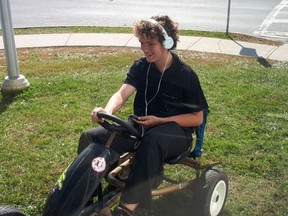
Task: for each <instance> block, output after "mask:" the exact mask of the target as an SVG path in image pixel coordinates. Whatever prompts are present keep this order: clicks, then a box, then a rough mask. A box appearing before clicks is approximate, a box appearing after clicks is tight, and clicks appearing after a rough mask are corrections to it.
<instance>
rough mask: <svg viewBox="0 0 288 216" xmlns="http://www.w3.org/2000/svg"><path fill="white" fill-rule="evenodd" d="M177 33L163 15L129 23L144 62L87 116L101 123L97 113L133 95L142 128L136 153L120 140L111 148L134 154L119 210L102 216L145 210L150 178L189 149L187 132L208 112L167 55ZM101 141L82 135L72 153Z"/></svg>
mask: <svg viewBox="0 0 288 216" xmlns="http://www.w3.org/2000/svg"><path fill="white" fill-rule="evenodd" d="M177 28H178V24H177V23H175V22H174V21H172V20H171V19H170V18H169V17H168V16H155V17H152V18H151V19H148V20H141V21H139V22H137V23H135V26H134V33H135V36H136V37H137V38H138V39H139V41H140V44H141V50H142V51H143V53H144V57H142V58H140V59H138V60H136V61H135V62H134V63H133V64H132V66H131V68H130V70H129V72H128V74H127V77H126V79H125V81H124V83H123V84H122V86H121V87H120V89H119V90H118V91H117V92H116V93H115V94H114V95H113V96H112V97H111V98H110V100H109V101H108V103H107V105H106V106H105V108H101V107H96V108H94V109H93V111H92V114H91V119H92V121H93V122H95V123H97V122H101V121H103V119H99V118H98V117H97V113H98V112H107V113H110V114H113V113H115V112H117V111H119V110H120V109H121V108H122V107H123V105H124V104H125V102H126V101H127V100H128V98H129V97H130V96H131V95H133V93H134V92H136V95H135V98H134V114H135V115H137V116H139V117H138V118H137V119H136V120H135V122H136V123H138V124H139V125H142V126H144V128H145V135H144V137H143V139H142V141H141V144H140V145H139V146H137V148H136V147H135V146H134V144H133V143H131V142H130V143H129V142H128V141H127V142H125V140H124V138H123V139H122V138H120V139H119V140H117V142H115V143H113V144H112V148H113V149H114V150H116V151H118V152H120V153H121V152H127V151H134V152H135V153H136V154H135V162H134V164H133V166H132V168H131V172H130V175H129V177H128V180H127V182H126V187H125V189H124V190H123V192H122V196H121V200H120V205H119V207H118V208H116V210H115V211H114V212H112V213H111V214H110V213H108V214H107V215H116V216H117V215H118V216H119V215H133V212H134V211H135V209H136V208H137V207H138V206H139V205H141V206H144V207H145V206H149V205H150V203H151V200H152V197H151V190H152V187H153V181H154V177H156V176H158V175H159V173H161V172H162V170H163V164H164V161H165V160H166V159H168V158H175V157H177V156H178V155H180V154H181V153H183V152H184V151H186V150H187V148H188V147H189V146H190V145H191V141H192V135H191V134H192V127H194V126H198V125H200V124H201V123H202V121H203V110H204V109H207V108H208V105H207V102H206V99H205V96H204V94H203V91H202V88H201V86H200V82H199V80H198V77H197V75H196V73H195V72H194V71H193V70H192V69H191V68H190V67H189V66H188V65H186V64H185V63H183V62H182V61H181V60H180V59H179V57H178V56H177V55H176V54H175V53H173V52H171V50H173V49H174V48H176V46H177V41H178V39H179V36H178V29H177ZM107 137H108V132H107V131H105V130H104V129H103V128H101V127H98V128H95V129H92V130H89V131H85V132H83V134H82V135H81V137H80V141H79V147H78V152H81V151H82V150H83V149H84V148H85V147H87V145H89V143H91V142H92V141H93V140H97V141H98V142H101V143H105V141H106V140H107ZM127 143H128V144H127Z"/></svg>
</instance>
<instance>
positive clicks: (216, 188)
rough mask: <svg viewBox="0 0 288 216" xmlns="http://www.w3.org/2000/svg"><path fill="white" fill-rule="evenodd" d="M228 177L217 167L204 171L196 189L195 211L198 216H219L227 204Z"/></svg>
mask: <svg viewBox="0 0 288 216" xmlns="http://www.w3.org/2000/svg"><path fill="white" fill-rule="evenodd" d="M227 194H228V176H227V174H226V173H225V172H224V171H223V170H221V169H218V168H216V167H211V168H207V169H206V170H204V172H203V173H202V175H201V176H200V178H199V180H198V184H197V187H196V189H195V199H194V204H195V208H196V209H195V210H196V212H197V215H201V216H217V215H219V214H220V213H221V212H222V210H223V208H224V206H225V203H226V199H227Z"/></svg>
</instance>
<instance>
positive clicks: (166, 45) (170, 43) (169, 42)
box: [163, 36, 174, 49]
mask: <svg viewBox="0 0 288 216" xmlns="http://www.w3.org/2000/svg"><path fill="white" fill-rule="evenodd" d="M173 45H174V41H173V39H172V38H171V37H169V36H166V37H165V40H164V41H163V46H164V48H166V49H171V48H172V47H173Z"/></svg>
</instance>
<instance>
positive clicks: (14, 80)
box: [0, 0, 30, 92]
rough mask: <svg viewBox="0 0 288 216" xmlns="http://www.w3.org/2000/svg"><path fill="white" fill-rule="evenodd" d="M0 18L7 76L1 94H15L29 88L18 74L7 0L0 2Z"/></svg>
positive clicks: (27, 83)
mask: <svg viewBox="0 0 288 216" xmlns="http://www.w3.org/2000/svg"><path fill="white" fill-rule="evenodd" d="M0 16H1V26H2V32H3V42H4V49H5V56H6V62H7V70H8V76H6V77H5V79H4V82H3V84H2V88H1V90H2V92H17V91H22V90H25V89H27V88H29V86H30V83H29V82H28V81H27V80H26V78H25V77H24V76H23V75H20V74H19V67H18V57H17V51H16V46H15V38H14V30H13V25H12V16H11V11H10V4H9V0H0Z"/></svg>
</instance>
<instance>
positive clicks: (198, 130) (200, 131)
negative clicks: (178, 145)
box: [165, 109, 208, 164]
mask: <svg viewBox="0 0 288 216" xmlns="http://www.w3.org/2000/svg"><path fill="white" fill-rule="evenodd" d="M207 116H208V109H204V110H203V122H202V123H201V124H200V125H199V126H197V127H195V128H194V132H195V135H196V143H195V148H194V149H193V150H192V147H193V142H192V143H191V145H190V146H189V148H188V149H187V150H186V151H185V152H183V153H182V154H181V155H179V156H178V157H176V158H171V159H170V158H168V159H167V160H166V161H165V163H168V164H176V163H178V162H179V161H181V160H182V159H183V158H185V157H191V158H194V159H196V158H197V157H201V155H202V145H203V140H204V131H205V127H206V123H207Z"/></svg>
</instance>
